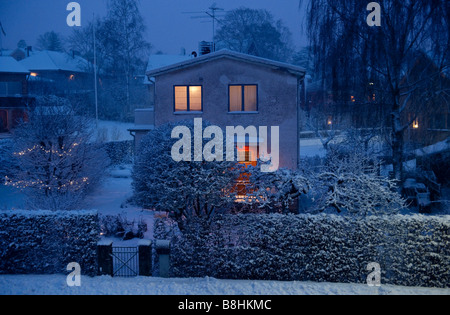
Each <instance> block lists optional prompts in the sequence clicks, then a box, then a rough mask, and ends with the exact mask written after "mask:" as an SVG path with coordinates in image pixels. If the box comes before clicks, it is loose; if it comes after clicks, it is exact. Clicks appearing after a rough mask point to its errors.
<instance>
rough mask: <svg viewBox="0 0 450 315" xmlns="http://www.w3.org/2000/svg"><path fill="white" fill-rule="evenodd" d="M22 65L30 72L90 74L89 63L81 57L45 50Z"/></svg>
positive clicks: (25, 60) (24, 61)
mask: <svg viewBox="0 0 450 315" xmlns="http://www.w3.org/2000/svg"><path fill="white" fill-rule="evenodd" d="M20 63H21V64H22V65H23V66H24V67H25V68H27V69H29V70H30V71H70V72H82V73H85V72H88V70H87V69H89V67H88V66H89V63H88V61H87V60H86V59H84V58H81V57H80V56H72V55H69V54H67V53H63V52H57V51H49V50H43V51H40V52H37V53H34V54H33V55H32V56H30V57H28V58H26V59H23V60H21V61H20Z"/></svg>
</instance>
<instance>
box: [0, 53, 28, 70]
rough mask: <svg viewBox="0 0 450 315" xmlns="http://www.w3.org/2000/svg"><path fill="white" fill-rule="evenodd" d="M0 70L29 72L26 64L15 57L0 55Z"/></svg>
mask: <svg viewBox="0 0 450 315" xmlns="http://www.w3.org/2000/svg"><path fill="white" fill-rule="evenodd" d="M0 72H1V73H6V72H8V73H24V74H28V73H30V71H28V70H27V69H26V68H25V67H24V66H22V65H21V64H20V63H19V62H18V61H16V59H14V58H13V57H9V56H8V57H0Z"/></svg>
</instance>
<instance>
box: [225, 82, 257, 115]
mask: <svg viewBox="0 0 450 315" xmlns="http://www.w3.org/2000/svg"><path fill="white" fill-rule="evenodd" d="M229 111H230V112H257V111H258V86H257V85H230V86H229Z"/></svg>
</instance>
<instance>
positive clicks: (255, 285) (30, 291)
mask: <svg viewBox="0 0 450 315" xmlns="http://www.w3.org/2000/svg"><path fill="white" fill-rule="evenodd" d="M49 294H51V295H127V294H133V295H378V294H380V295H386V294H387V295H450V289H431V288H411V287H401V286H388V285H382V286H381V287H378V288H376V287H369V286H367V285H364V284H339V283H313V282H295V281H294V282H278V281H251V280H217V279H214V278H202V279H162V278H144V277H138V278H111V277H108V276H102V277H95V278H90V277H83V276H82V277H81V286H80V287H69V286H67V284H66V276H65V275H1V276H0V295H49Z"/></svg>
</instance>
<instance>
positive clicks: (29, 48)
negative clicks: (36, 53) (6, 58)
mask: <svg viewBox="0 0 450 315" xmlns="http://www.w3.org/2000/svg"><path fill="white" fill-rule="evenodd" d="M32 51H33V47H32V46H27V57H30V52H32Z"/></svg>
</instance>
